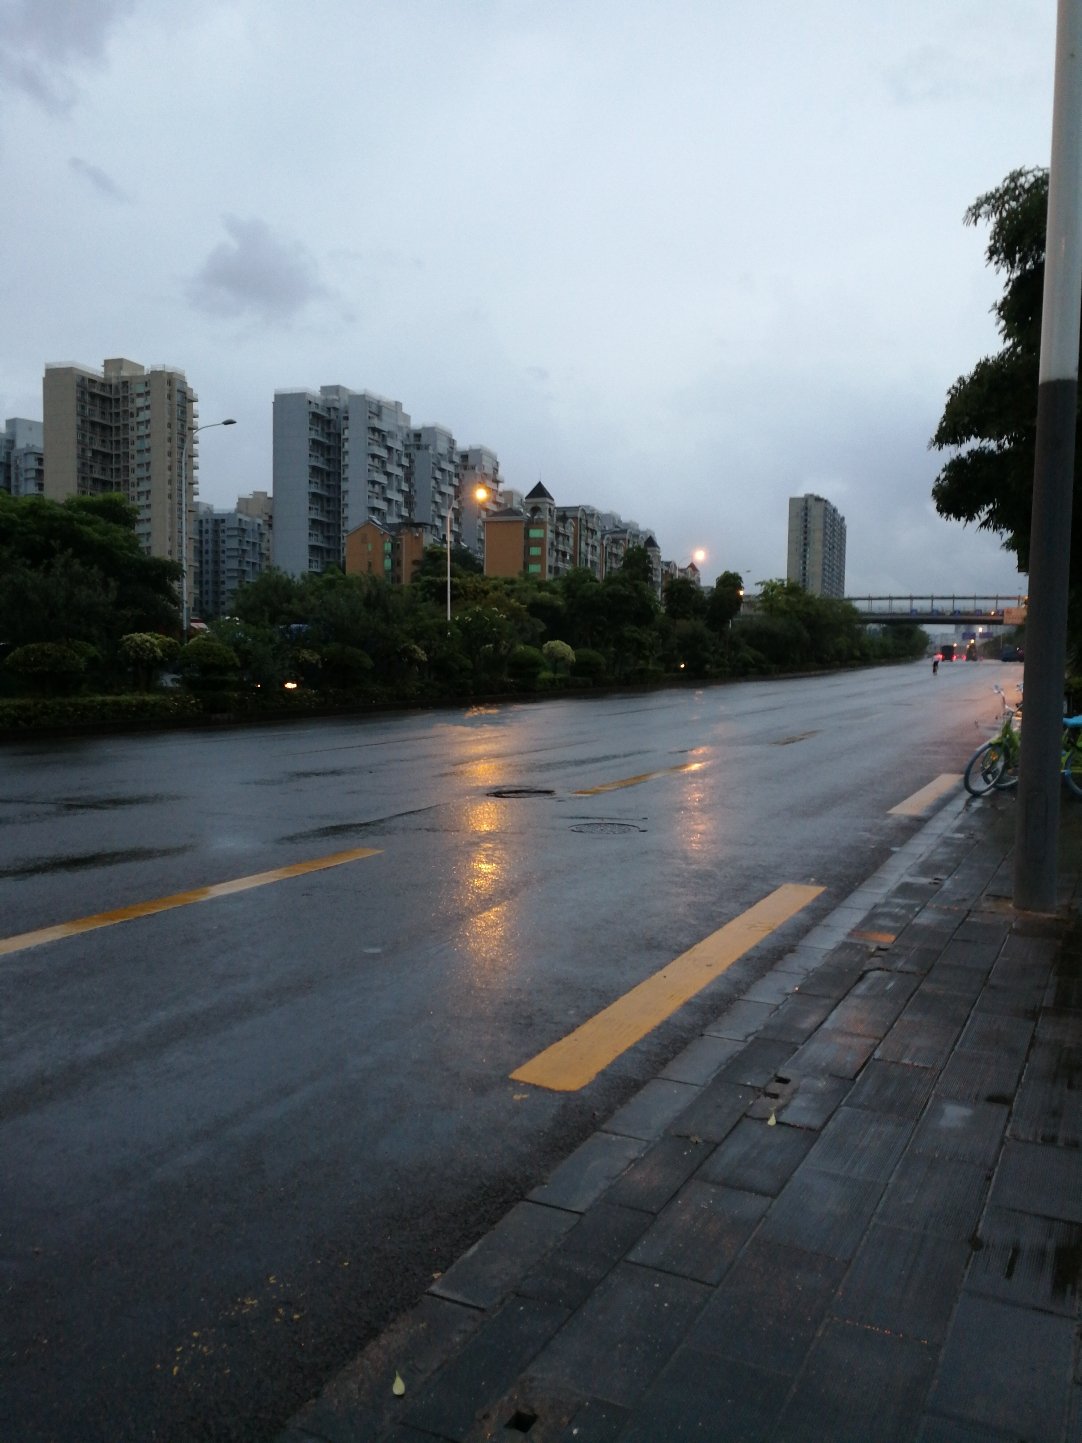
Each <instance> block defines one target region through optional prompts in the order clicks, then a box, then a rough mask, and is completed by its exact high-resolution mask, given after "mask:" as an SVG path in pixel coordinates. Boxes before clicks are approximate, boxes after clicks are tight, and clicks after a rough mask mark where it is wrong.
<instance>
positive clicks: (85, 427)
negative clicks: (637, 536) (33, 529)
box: [42, 358, 198, 618]
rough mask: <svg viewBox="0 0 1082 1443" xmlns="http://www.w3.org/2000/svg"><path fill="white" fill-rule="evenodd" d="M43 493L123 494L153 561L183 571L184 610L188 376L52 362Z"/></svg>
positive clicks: (190, 461)
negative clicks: (132, 508) (166, 562)
mask: <svg viewBox="0 0 1082 1443" xmlns="http://www.w3.org/2000/svg"><path fill="white" fill-rule="evenodd" d="M42 394H43V399H44V412H43V414H44V421H43V444H44V452H45V468H44V488H43V489H44V494H45V495H46V496H47V497H49V498H50V499H52V500H54V501H62V500H63V499H64V498H65V497H66V496H99V495H104V494H107V493H110V492H119V493H120V494H121V495H122V496H125V497H126V498H127V499H128V500H129V501H131V502H132V503H133V505H134V506H135V508H136V511H137V513H138V515H137V520H136V534H137V536H138V538H139V541H140V543H141V545H142V547H143V550H144V551H146V552H147V553H148V554H149V555H151V556H165V557H168V558H169V559H170V560H171V561H179V562H180V563H181V565H182V566H183V567H184V581H183V586H182V603H183V610H184V616H185V618H187V617H188V616H189V615H190V613H191V604H192V600H193V595H194V587H193V561H194V552H195V542H194V536H195V493H196V480H195V473H196V470H197V468H198V461H197V454H196V445H197V441H196V435H195V428H196V424H197V422H196V399H197V398H196V395H195V392H194V391H193V390H192V389H191V387H190V386H189V385H188V382H187V380H186V378H185V376H184V372H183V371H175V370H170V369H168V368H167V367H164V366H157V367H151V368H150V370H149V371H148V370H146V369H145V368H144V367H143V366H141V365H139V364H138V363H137V362H135V361H128V360H124V359H122V358H117V359H114V360H107V361H106V362H105V364H104V366H103V368H102V370H100V371H97V370H93V369H91V368H89V367H85V366H71V365H48V366H46V368H45V380H44V385H43V390H42Z"/></svg>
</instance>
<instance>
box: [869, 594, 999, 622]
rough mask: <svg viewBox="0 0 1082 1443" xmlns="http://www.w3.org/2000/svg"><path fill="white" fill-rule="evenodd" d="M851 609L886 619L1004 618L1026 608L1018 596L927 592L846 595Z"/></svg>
mask: <svg viewBox="0 0 1082 1443" xmlns="http://www.w3.org/2000/svg"><path fill="white" fill-rule="evenodd" d="M845 599H846V601H847V602H848V603H849V605H850V606H855V607H856V609H857V610H858V611H860V612H862V613H863V614H865V615H869V616H870V615H883V616H942V617H944V618H949V617H952V616H976V615H983V616H988V617H994V616H1002V615H1003V613H1004V612H1005V611H1007V610H1008V609H1011V610H1013V609H1015V608H1017V607H1022V606H1024V605H1025V602H1026V598H1025V597H1024V596H1020V595H1018V594H1016V593H1012V594H1010V595H1006V594H1003V593H998V592H997V593H995V594H986V595H984V596H982V595H981V594H980V593H977V594H973V593H972V592H969V593H967V594H965V595H964V596H959V595H957V594H955V593H951V594H950V595H940V594H939V593H935V594H933V593H930V592H929V593H925V594H924V595H912V596H847V597H846V598H845Z"/></svg>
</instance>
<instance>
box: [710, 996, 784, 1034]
mask: <svg viewBox="0 0 1082 1443" xmlns="http://www.w3.org/2000/svg"><path fill="white" fill-rule="evenodd" d="M773 1011H774V1004H773V1003H770V1002H734V1003H733V1004H732V1006H731V1007H728V1008H726V1010H725V1011H724V1012H723V1013H722V1014H721V1016H720V1017H719V1018H718V1019H717V1021H716V1022H712V1023H710V1025H709V1026H708V1027H704V1028H703V1031H704V1032H705V1033H706V1034H707V1035H708V1036H710V1037H732V1038H736V1039H738V1040H742V1039H744V1038H748V1037H752V1036H754V1034H755V1033H756V1032H758V1031H759V1029H760V1027H762V1025H763V1023H764V1022H766V1020H767V1018H768V1017H769V1016H770V1015H771V1013H772V1012H773Z"/></svg>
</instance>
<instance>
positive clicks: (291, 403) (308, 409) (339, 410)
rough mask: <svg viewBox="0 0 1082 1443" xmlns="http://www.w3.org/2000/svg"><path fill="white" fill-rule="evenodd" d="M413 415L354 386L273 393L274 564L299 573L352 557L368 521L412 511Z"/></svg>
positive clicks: (390, 519)
mask: <svg viewBox="0 0 1082 1443" xmlns="http://www.w3.org/2000/svg"><path fill="white" fill-rule="evenodd" d="M410 430H411V428H410V418H409V416H407V415H406V413H405V411H403V409H402V407H401V405H400V404H399V402H397V401H389V400H386V399H385V398H384V397H383V396H374V395H372V394H371V392H369V391H351V390H350V389H349V388H348V387H347V386H321V387H320V388H319V392H318V394H317V393H315V392H314V391H276V392H275V393H274V462H273V468H274V469H273V476H274V485H273V493H274V540H273V550H274V564H275V565H276V566H279V567H281V569H282V570H283V571H288V572H289V573H290V574H291V575H292V576H303V575H305V574H306V573H307V572H309V571H326V569H327V568H328V567H330V566H341V565H342V564H343V561H344V559H345V541H346V536H347V535H348V533H349V532H350V531H352V530H353V529H354V528H355V527H357V526H360V525H361V524H362V523H363V522H365V521H370V520H371V521H377V522H379V523H380V525H381V526H387V525H390V524H393V523H395V522H398V521H404V520H408V519H409V511H410V504H411V500H410V494H409V487H408V479H409V475H408V458H407V456H408V448H409V441H410Z"/></svg>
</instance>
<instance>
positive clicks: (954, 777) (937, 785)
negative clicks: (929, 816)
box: [889, 772, 962, 817]
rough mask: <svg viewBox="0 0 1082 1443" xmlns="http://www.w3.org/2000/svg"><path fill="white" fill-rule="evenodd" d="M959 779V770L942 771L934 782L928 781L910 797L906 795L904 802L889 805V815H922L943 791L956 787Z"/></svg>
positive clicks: (937, 799)
mask: <svg viewBox="0 0 1082 1443" xmlns="http://www.w3.org/2000/svg"><path fill="white" fill-rule="evenodd" d="M961 780H962V774H961V772H943V773H941V774H940V775H939V776H938V777H936V779H935V781H934V782H929V783H928V785H927V786H926V787H921V789H920V791H919V792H914V793H913V795H912V796H911V797H906V799H905V801H904V802H899V803H898V805H897V806H896V807H891V809H890V813H889V815H890V816H892V817H920V816H923V814H924V813H925V812H926V811H927V810H928V808H929V807H930V806H931V805H932V803H933V802H938V801H939V799H940V797H941V796H943V795H944V793H945V792H949V791H950V790H951V788H952V787H956V786H957V785H958V783H959V782H960V781H961Z"/></svg>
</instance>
